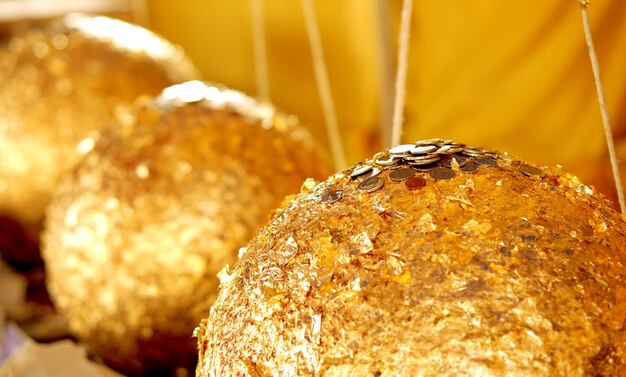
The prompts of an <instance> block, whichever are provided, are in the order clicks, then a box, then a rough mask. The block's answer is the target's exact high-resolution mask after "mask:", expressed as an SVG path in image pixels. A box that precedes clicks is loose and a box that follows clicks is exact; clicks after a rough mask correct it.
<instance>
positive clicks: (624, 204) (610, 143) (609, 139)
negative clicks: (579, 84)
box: [579, 0, 626, 213]
mask: <svg viewBox="0 0 626 377" xmlns="http://www.w3.org/2000/svg"><path fill="white" fill-rule="evenodd" d="M579 3H580V8H581V11H582V16H583V28H584V30H585V41H586V42H587V49H588V50H589V59H590V60H591V68H592V69H593V77H594V80H595V84H596V92H597V94H598V103H599V104H600V114H601V115H602V125H603V127H604V136H605V137H606V146H607V148H608V150H609V157H610V159H611V169H612V170H613V179H614V180H615V189H616V190H617V199H618V201H619V207H620V210H621V212H622V213H626V200H624V188H623V186H622V180H621V178H620V176H619V162H618V161H617V155H616V154H615V141H614V140H613V132H612V131H611V123H610V122H609V112H608V111H607V108H606V101H605V99H604V90H603V89H602V81H601V80H600V64H599V63H598V56H597V55H596V49H595V47H594V45H593V38H592V36H591V26H590V24H589V14H588V12H587V7H588V6H589V1H588V0H579Z"/></svg>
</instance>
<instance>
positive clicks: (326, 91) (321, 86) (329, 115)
mask: <svg viewBox="0 0 626 377" xmlns="http://www.w3.org/2000/svg"><path fill="white" fill-rule="evenodd" d="M301 3H302V12H303V14H304V23H305V25H306V30H307V36H308V38H309V44H310V47H311V55H312V56H313V70H314V71H315V81H316V82H317V89H318V91H319V94H320V101H321V102H322V110H323V113H324V120H325V123H326V131H327V133H328V141H329V142H330V150H331V153H332V156H333V160H334V162H335V168H336V169H338V170H343V169H345V168H346V166H347V165H346V157H345V154H344V152H343V146H342V143H341V136H340V134H339V126H338V125H337V114H336V113H335V106H334V102H333V96H332V93H331V91H330V84H329V81H328V72H326V63H325V62H324V51H323V50H322V42H321V40H320V33H319V30H318V27H317V19H316V18H315V9H314V8H313V2H312V1H311V0H301Z"/></svg>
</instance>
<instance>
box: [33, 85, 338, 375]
mask: <svg viewBox="0 0 626 377" xmlns="http://www.w3.org/2000/svg"><path fill="white" fill-rule="evenodd" d="M295 121H296V120H295V119H294V118H293V117H289V116H286V115H284V114H281V113H277V112H276V111H275V110H274V108H273V107H272V106H270V105H264V104H261V103H259V102H256V101H255V100H253V99H251V98H249V97H246V96H244V95H242V94H241V93H238V92H235V91H230V90H226V89H222V88H217V87H213V86H206V85H204V84H202V83H201V82H199V81H195V82H189V83H186V84H182V85H177V86H174V87H170V88H168V89H166V90H165V91H164V92H163V94H162V95H161V96H160V97H159V98H157V100H156V101H154V102H152V103H147V104H144V105H141V104H139V105H137V110H136V112H134V113H128V114H126V115H124V116H122V117H121V120H120V124H119V125H117V127H113V128H112V129H111V130H109V131H107V132H106V133H103V134H102V136H101V137H100V139H99V140H97V141H95V140H94V141H93V143H90V142H89V141H88V140H89V139H88V140H87V141H85V142H84V144H93V148H94V149H93V150H92V151H91V152H90V153H88V154H87V155H86V158H85V160H83V161H82V162H81V163H80V164H79V165H78V167H77V169H76V170H75V172H74V173H73V175H72V176H71V177H70V178H69V179H68V180H65V181H64V182H63V183H62V184H61V185H60V190H59V192H58V195H57V196H56V197H55V199H54V200H53V201H52V203H51V205H50V207H49V210H48V211H47V220H46V225H47V231H46V233H45V234H44V237H43V246H44V257H45V261H46V264H47V268H48V272H49V289H50V291H51V293H52V296H53V298H54V300H55V303H56V304H57V305H58V307H59V309H60V310H61V312H62V313H64V314H65V315H66V316H67V317H68V319H69V324H70V328H71V330H72V331H73V332H74V333H75V334H77V335H78V337H79V338H80V339H82V340H83V341H84V342H85V343H87V344H88V345H89V346H90V347H91V348H92V349H93V350H94V351H95V352H97V353H98V354H100V355H102V356H103V357H104V358H105V360H106V361H107V362H109V363H110V364H112V365H114V366H116V367H117V368H119V369H121V370H124V371H126V372H127V373H129V374H141V373H144V372H145V373H153V372H154V373H156V372H155V371H157V370H160V371H164V370H166V369H167V368H172V369H173V368H175V367H191V368H193V367H194V366H195V359H196V358H197V353H196V346H195V340H194V339H193V338H192V336H191V334H192V332H193V328H194V327H195V326H196V325H197V323H198V322H199V321H200V319H201V318H203V317H205V316H206V315H208V309H209V306H210V305H211V304H212V302H213V300H214V298H215V295H216V292H217V286H218V279H217V277H216V275H217V272H218V271H219V270H220V269H221V268H222V267H223V266H224V265H225V264H226V263H232V262H233V261H234V260H236V258H237V252H238V250H239V248H240V247H242V246H244V245H245V244H246V243H247V242H248V240H249V239H250V238H251V237H252V236H253V235H254V234H255V233H256V232H257V231H258V229H259V228H260V227H261V225H263V224H264V223H265V222H266V221H267V219H268V218H269V216H270V211H271V210H272V209H273V208H276V207H277V206H278V205H279V204H280V203H281V200H282V199H283V197H284V196H285V195H286V194H290V193H295V192H297V191H298V190H299V188H300V186H301V184H302V182H303V181H304V180H305V179H306V177H324V176H327V174H328V173H329V171H330V169H329V168H328V167H327V166H328V162H327V159H326V158H323V157H322V156H321V155H320V154H319V153H318V150H317V149H316V148H315V147H314V145H313V143H312V141H311V139H310V138H309V135H308V133H306V132H305V131H304V129H303V128H302V127H300V126H299V125H298V124H296V123H295Z"/></svg>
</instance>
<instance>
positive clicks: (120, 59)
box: [0, 14, 198, 225]
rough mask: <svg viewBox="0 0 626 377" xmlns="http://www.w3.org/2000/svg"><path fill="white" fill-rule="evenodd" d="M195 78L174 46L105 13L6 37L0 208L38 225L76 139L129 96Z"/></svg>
mask: <svg viewBox="0 0 626 377" xmlns="http://www.w3.org/2000/svg"><path fill="white" fill-rule="evenodd" d="M197 77H198V74H197V73H196V70H195V68H194V67H193V65H192V64H191V63H190V61H189V60H188V59H187V58H186V57H185V55H184V53H183V52H182V51H181V50H180V49H179V48H177V47H175V46H174V45H172V44H170V43H169V42H167V41H165V40H164V39H162V38H161V37H158V36H156V35H155V34H153V33H151V32H149V31H147V30H145V29H143V28H141V27H138V26H134V25H131V24H128V23H126V22H123V21H119V20H114V19H110V18H106V17H101V16H87V15H81V14H71V15H68V16H65V17H63V18H62V19H58V20H55V21H51V22H49V23H46V24H44V25H42V26H41V27H37V28H33V29H31V30H29V31H28V32H26V33H24V34H21V35H15V36H14V37H12V38H11V39H10V40H9V41H8V44H7V45H5V46H2V47H1V48H0V156H2V157H1V158H0V215H3V216H8V217H11V218H14V219H16V220H18V221H20V222H22V223H24V224H26V225H32V224H38V223H39V222H40V221H41V219H42V216H43V212H44V208H45V207H46V205H47V204H48V202H49V200H50V196H51V195H52V191H53V189H54V187H55V185H56V184H57V182H58V180H59V176H60V175H61V173H62V172H64V171H66V170H68V169H69V168H70V167H71V166H72V165H73V164H74V163H75V162H76V161H77V159H78V155H79V152H80V151H81V149H82V148H84V146H81V145H78V143H79V141H80V140H82V139H83V138H85V137H87V136H88V135H90V133H97V132H99V131H100V130H101V129H102V128H104V127H105V126H107V125H108V124H109V123H111V122H112V120H113V113H114V111H115V110H116V109H117V108H118V107H119V106H122V105H125V104H130V103H131V102H132V101H133V100H134V99H135V98H136V97H137V96H140V95H144V94H145V95H157V94H158V93H159V92H160V91H161V90H163V88H165V87H167V86H170V85H172V84H175V83H179V82H183V81H187V80H192V79H195V78H197ZM77 149H78V150H77Z"/></svg>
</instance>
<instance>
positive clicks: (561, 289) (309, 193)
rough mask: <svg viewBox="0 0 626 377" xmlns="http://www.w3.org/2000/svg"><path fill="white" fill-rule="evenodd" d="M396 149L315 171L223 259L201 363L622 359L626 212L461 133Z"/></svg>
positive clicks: (450, 367) (323, 368)
mask: <svg viewBox="0 0 626 377" xmlns="http://www.w3.org/2000/svg"><path fill="white" fill-rule="evenodd" d="M428 145H434V146H436V147H437V148H434V149H435V150H436V151H434V152H426V150H429V148H430V147H428ZM425 147H426V148H425ZM391 151H392V152H393V153H390V152H389V151H385V152H381V153H379V154H378V155H376V156H374V157H373V158H372V159H370V160H368V161H365V162H364V163H362V164H359V165H357V166H356V167H355V168H354V169H349V170H346V171H343V172H341V173H338V174H335V175H334V176H332V177H330V178H329V179H328V180H326V181H325V182H322V183H320V184H318V185H315V184H314V183H312V182H309V183H310V184H308V185H306V186H304V189H303V191H302V192H301V193H300V194H298V195H296V196H294V197H293V198H292V199H291V201H289V202H286V203H285V205H284V206H283V207H282V208H281V209H279V210H277V211H276V213H275V215H274V217H273V219H272V221H271V222H270V223H269V224H268V225H266V226H265V227H264V228H263V229H262V231H261V232H260V233H259V234H258V235H257V236H256V237H255V238H254V239H253V240H252V241H251V242H250V244H249V246H248V248H247V251H246V253H244V254H243V255H242V256H241V257H240V259H239V260H238V262H237V263H236V264H235V265H234V267H233V268H232V269H231V270H224V272H223V273H222V274H221V288H220V291H219V294H218V297H217V299H216V302H215V304H214V306H213V307H212V309H211V312H210V315H209V316H208V318H207V319H205V320H203V321H202V322H201V324H200V326H199V327H198V328H197V329H196V335H197V336H198V347H199V358H200V360H199V364H198V367H197V371H196V373H197V376H219V375H222V376H224V375H242V376H243V375H246V376H272V375H273V376H279V375H280V376H293V375H315V376H321V375H324V376H418V375H419V376H459V375H484V376H487V375H489V376H491V375H493V376H503V375H519V376H584V375H624V374H625V373H626V368H625V366H626V355H625V354H624V352H625V347H626V346H625V344H626V342H625V341H626V339H625V336H624V321H625V319H626V301H625V297H626V276H625V275H626V270H625V269H624V264H625V263H626V242H625V237H626V222H625V218H624V217H623V216H621V215H620V214H618V213H617V212H615V211H614V210H612V209H611V208H610V206H609V205H608V202H607V201H606V200H605V199H604V198H602V197H600V196H599V195H597V194H596V193H595V192H594V191H593V189H591V188H589V187H587V186H585V185H583V184H582V183H581V182H580V181H579V180H578V179H577V178H576V177H574V176H572V175H570V174H568V173H567V172H565V171H563V170H562V169H561V168H559V167H543V168H537V167H533V166H529V165H527V164H525V163H523V162H521V161H518V160H516V159H514V158H512V157H510V156H508V155H506V154H498V153H494V152H489V151H484V150H481V149H479V148H470V147H465V146H462V145H459V144H456V143H453V142H446V141H441V140H430V141H426V142H418V143H416V145H412V146H411V145H407V146H399V147H396V148H392V150H391ZM413 152H415V153H413ZM451 156H454V157H451ZM409 167H410V168H412V169H413V170H415V172H414V173H411V172H407V171H401V172H398V173H394V172H396V171H398V170H399V169H402V168H409ZM392 174H393V179H391V178H390V176H391V175H392ZM380 180H382V186H381V181H380ZM403 180H404V181H403Z"/></svg>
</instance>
